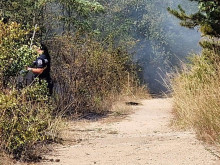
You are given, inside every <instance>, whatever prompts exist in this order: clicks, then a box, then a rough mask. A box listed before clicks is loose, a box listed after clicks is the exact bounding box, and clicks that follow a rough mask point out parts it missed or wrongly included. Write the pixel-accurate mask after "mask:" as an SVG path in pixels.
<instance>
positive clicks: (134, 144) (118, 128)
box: [41, 99, 220, 165]
mask: <svg viewBox="0 0 220 165" xmlns="http://www.w3.org/2000/svg"><path fill="white" fill-rule="evenodd" d="M171 109H172V100H171V99H152V100H144V101H142V105H141V106H136V107H135V109H134V110H135V112H134V113H133V114H131V115H129V116H128V117H126V119H123V120H122V121H120V122H112V123H109V122H103V121H96V122H88V121H87V122H86V121H81V122H74V123H72V124H71V129H70V130H69V134H68V136H67V139H69V140H70V141H71V140H73V139H76V141H77V142H78V143H77V144H76V143H75V144H69V145H60V146H57V147H56V148H55V151H54V152H53V153H51V155H47V156H46V158H47V159H48V161H44V162H42V163H41V164H45V165H93V164H98V165H213V164H215V165H218V164H219V165H220V162H217V161H218V160H217V157H216V156H215V155H214V154H212V153H211V152H210V151H209V150H208V149H207V148H206V147H205V146H203V145H202V144H201V142H200V141H198V140H196V139H195V135H194V133H192V132H187V131H184V132H183V131H182V132H181V131H174V130H172V129H171V128H170V127H169V121H170V119H171V117H172V115H171ZM49 159H51V161H49ZM52 160H53V162H52ZM56 161H57V162H56Z"/></svg>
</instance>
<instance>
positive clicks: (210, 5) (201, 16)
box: [168, 0, 220, 52]
mask: <svg viewBox="0 0 220 165" xmlns="http://www.w3.org/2000/svg"><path fill="white" fill-rule="evenodd" d="M189 1H194V2H196V3H197V4H198V11H197V12H196V13H194V14H190V15H189V14H186V11H185V10H184V9H183V8H182V7H181V6H180V5H179V6H178V10H174V9H171V8H168V11H169V12H170V13H171V14H173V15H174V16H176V17H177V18H179V19H180V20H181V22H180V25H181V26H184V27H188V28H195V27H198V28H199V30H200V32H201V33H202V36H203V37H206V38H209V39H211V40H205V41H202V42H200V45H201V46H202V47H203V48H207V49H209V50H210V49H211V50H215V52H216V51H218V52H219V50H220V44H219V38H220V0H189Z"/></svg>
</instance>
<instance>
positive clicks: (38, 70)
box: [27, 44, 53, 95]
mask: <svg viewBox="0 0 220 165" xmlns="http://www.w3.org/2000/svg"><path fill="white" fill-rule="evenodd" d="M37 53H38V54H39V57H37V59H36V61H34V66H35V67H33V68H30V67H28V68H27V69H28V70H29V71H31V72H32V73H33V74H34V77H35V78H36V77H38V78H39V80H40V81H41V80H46V81H47V88H48V89H49V95H52V93H53V82H52V79H51V76H50V64H51V58H50V55H49V52H48V49H47V47H46V46H45V45H44V44H41V45H40V47H38V48H37Z"/></svg>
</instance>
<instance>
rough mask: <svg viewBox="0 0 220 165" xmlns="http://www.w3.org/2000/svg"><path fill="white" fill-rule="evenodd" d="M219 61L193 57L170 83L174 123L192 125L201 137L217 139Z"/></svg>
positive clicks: (219, 134) (219, 121) (219, 140)
mask: <svg viewBox="0 0 220 165" xmlns="http://www.w3.org/2000/svg"><path fill="white" fill-rule="evenodd" d="M219 84H220V65H219V64H213V63H210V62H209V61H207V60H204V59H203V58H202V57H195V58H194V59H193V64H192V66H191V67H190V70H187V69H185V70H184V71H183V72H182V73H181V74H180V73H179V74H177V76H176V78H175V80H174V81H173V83H172V85H173V86H172V87H173V98H174V113H175V116H176V118H175V123H176V124H178V125H179V126H181V127H191V128H194V129H195V130H196V132H197V134H198V136H199V137H200V138H202V139H203V140H205V141H209V142H214V143H220V86H219Z"/></svg>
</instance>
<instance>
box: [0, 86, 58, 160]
mask: <svg viewBox="0 0 220 165" xmlns="http://www.w3.org/2000/svg"><path fill="white" fill-rule="evenodd" d="M45 91H47V87H46V82H44V83H42V84H39V83H38V82H36V83H35V84H34V85H33V86H30V87H27V88H25V89H23V90H21V91H17V90H15V89H14V90H11V91H9V93H0V144H1V145H0V147H1V150H3V151H5V152H7V153H9V154H12V155H13V156H14V157H15V158H17V159H20V158H21V157H24V159H31V157H32V156H33V155H32V154H33V153H32V151H33V150H34V147H35V146H36V144H39V143H43V142H46V141H50V140H53V139H54V138H55V137H56V133H55V134H54V133H53V134H52V132H53V131H54V132H56V130H55V129H54V128H55V127H56V122H55V120H54V118H53V117H52V115H51V114H52V112H53V108H54V107H53V104H52V102H51V100H50V99H49V98H48V97H47V96H46V95H45V94H46V93H45Z"/></svg>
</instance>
